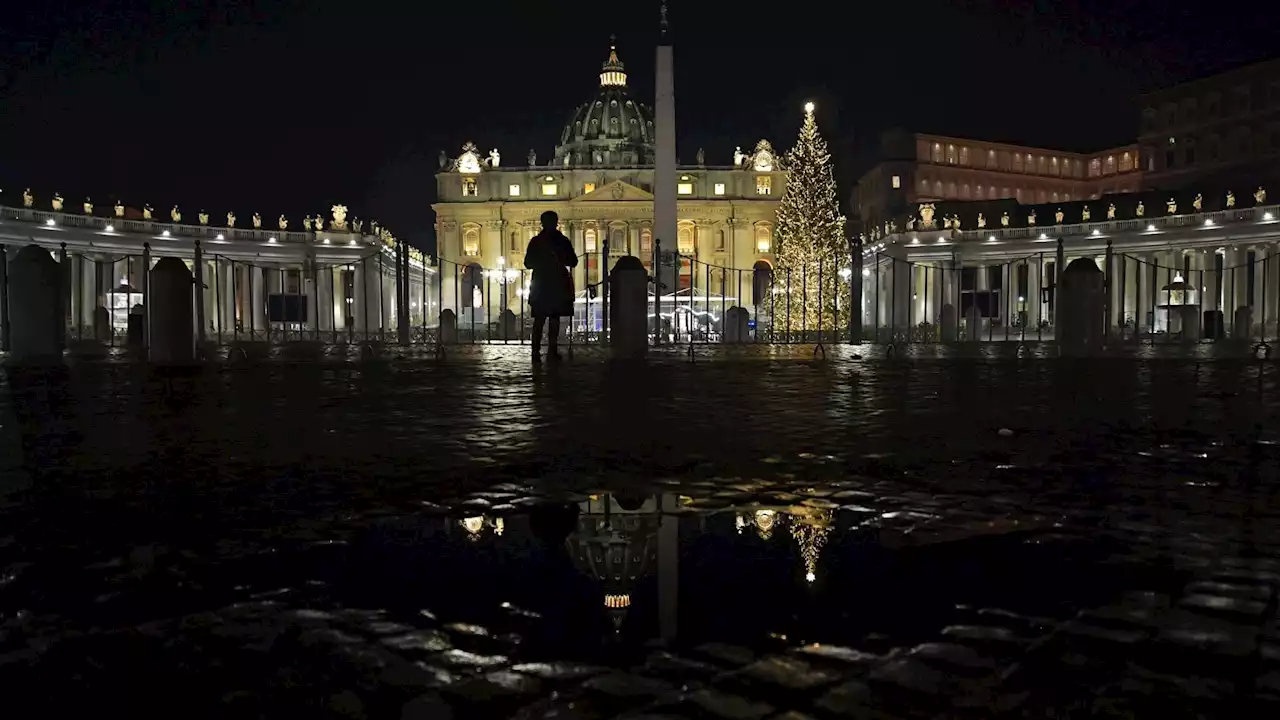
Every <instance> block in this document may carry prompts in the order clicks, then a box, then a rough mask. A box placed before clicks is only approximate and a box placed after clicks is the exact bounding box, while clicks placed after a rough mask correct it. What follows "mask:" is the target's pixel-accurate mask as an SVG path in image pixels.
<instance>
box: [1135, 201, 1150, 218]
mask: <svg viewBox="0 0 1280 720" xmlns="http://www.w3.org/2000/svg"><path fill="white" fill-rule="evenodd" d="M1134 212H1135V213H1136V214H1137V215H1138V217H1142V216H1143V215H1146V214H1147V206H1145V205H1143V204H1142V201H1141V200H1139V201H1138V208H1137V209H1136V210H1135V211H1134Z"/></svg>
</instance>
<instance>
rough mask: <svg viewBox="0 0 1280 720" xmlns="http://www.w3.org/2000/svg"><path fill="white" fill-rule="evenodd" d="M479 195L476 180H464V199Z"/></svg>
mask: <svg viewBox="0 0 1280 720" xmlns="http://www.w3.org/2000/svg"><path fill="white" fill-rule="evenodd" d="M479 194H480V192H479V190H477V188H476V179H475V178H462V197H475V196H476V195H479Z"/></svg>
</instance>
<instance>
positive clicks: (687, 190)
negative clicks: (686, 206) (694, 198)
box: [676, 183, 693, 195]
mask: <svg viewBox="0 0 1280 720" xmlns="http://www.w3.org/2000/svg"><path fill="white" fill-rule="evenodd" d="M676 194H677V195H692V194H693V183H676Z"/></svg>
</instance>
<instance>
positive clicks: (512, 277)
mask: <svg viewBox="0 0 1280 720" xmlns="http://www.w3.org/2000/svg"><path fill="white" fill-rule="evenodd" d="M484 276H485V277H487V278H492V279H493V280H495V281H497V283H498V285H499V286H501V287H502V309H503V310H506V309H507V285H510V284H511V283H514V282H516V281H517V280H519V279H520V271H519V270H515V269H513V268H509V267H507V258H506V257H505V256H502V255H499V256H498V269H497V270H485V271H484ZM516 294H517V295H519V294H520V291H519V290H517V291H516Z"/></svg>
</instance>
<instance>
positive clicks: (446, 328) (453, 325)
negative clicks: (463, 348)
mask: <svg viewBox="0 0 1280 720" xmlns="http://www.w3.org/2000/svg"><path fill="white" fill-rule="evenodd" d="M436 340H437V341H439V342H440V344H442V345H457V344H458V314H457V313H455V312H454V311H452V310H450V309H448V308H445V309H444V310H441V311H440V330H439V337H438V338H436Z"/></svg>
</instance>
